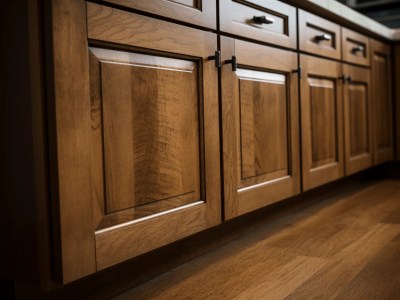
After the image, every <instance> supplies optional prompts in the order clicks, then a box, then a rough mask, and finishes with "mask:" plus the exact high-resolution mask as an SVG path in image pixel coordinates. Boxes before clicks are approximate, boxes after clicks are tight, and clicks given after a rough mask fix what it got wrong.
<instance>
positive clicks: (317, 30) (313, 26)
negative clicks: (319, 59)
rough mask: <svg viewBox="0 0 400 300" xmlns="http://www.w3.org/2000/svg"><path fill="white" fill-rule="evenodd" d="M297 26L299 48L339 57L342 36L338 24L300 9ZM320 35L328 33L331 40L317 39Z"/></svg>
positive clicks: (340, 54)
mask: <svg viewBox="0 0 400 300" xmlns="http://www.w3.org/2000/svg"><path fill="white" fill-rule="evenodd" d="M298 28H299V29H298V30H299V48H300V50H302V51H305V52H309V53H313V54H317V55H322V56H326V57H330V58H335V59H340V58H341V56H342V36H341V29H340V26H339V25H338V24H335V23H332V22H330V21H327V20H325V19H323V18H321V17H318V16H316V15H313V14H311V13H309V12H306V11H304V10H301V9H300V10H299V25H298ZM321 35H328V36H329V37H330V38H331V40H318V38H317V37H318V36H321Z"/></svg>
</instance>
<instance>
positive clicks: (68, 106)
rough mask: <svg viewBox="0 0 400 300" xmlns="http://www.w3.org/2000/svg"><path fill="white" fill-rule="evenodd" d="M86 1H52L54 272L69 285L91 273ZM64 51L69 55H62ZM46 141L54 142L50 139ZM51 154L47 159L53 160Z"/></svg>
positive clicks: (94, 264)
mask: <svg viewBox="0 0 400 300" xmlns="http://www.w3.org/2000/svg"><path fill="white" fill-rule="evenodd" d="M85 11H86V3H85V1H73V2H65V1H62V0H54V1H52V11H51V13H52V22H53V23H52V25H53V26H52V42H53V43H52V48H53V60H54V66H53V70H52V72H53V74H52V75H53V76H54V77H52V78H53V79H54V82H52V84H53V85H54V95H52V96H54V118H55V119H54V128H57V131H56V132H53V133H54V135H55V136H54V139H55V141H54V143H55V146H56V148H55V149H57V150H56V151H57V153H56V154H55V155H54V157H53V159H54V160H56V164H52V165H51V167H52V172H53V173H54V174H52V177H51V180H52V183H53V184H52V188H53V191H52V193H53V197H55V199H54V200H53V201H54V202H56V201H57V203H54V204H55V205H56V206H55V207H54V210H55V211H54V214H55V218H54V220H53V221H54V222H55V224H56V225H57V226H56V227H55V228H54V240H55V243H56V245H55V249H56V251H55V255H56V258H57V261H59V262H58V263H57V264H56V266H55V267H56V270H57V273H58V274H57V275H58V277H59V279H60V280H61V281H62V282H63V283H66V282H70V281H72V280H74V279H77V278H80V277H83V276H85V275H88V274H90V273H93V272H95V270H96V262H95V250H94V249H95V240H94V234H93V220H92V217H93V216H92V203H91V199H90V195H91V180H90V113H89V112H90V102H89V71H88V66H89V64H88V55H87V40H86V15H85ZM65 49H68V51H65ZM51 138H53V137H52V136H51ZM53 154H54V153H53V152H52V153H50V155H53Z"/></svg>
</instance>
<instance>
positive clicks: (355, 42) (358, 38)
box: [342, 27, 370, 66]
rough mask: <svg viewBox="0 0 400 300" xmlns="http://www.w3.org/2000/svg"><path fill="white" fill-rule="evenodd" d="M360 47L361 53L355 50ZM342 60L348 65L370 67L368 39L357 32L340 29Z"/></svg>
mask: <svg viewBox="0 0 400 300" xmlns="http://www.w3.org/2000/svg"><path fill="white" fill-rule="evenodd" d="M358 47H361V48H362V51H356V50H355V49H356V48H358ZM342 58H343V60H344V61H347V62H349V63H355V64H359V65H363V66H369V65H370V48H369V38H368V37H367V36H365V35H362V34H360V33H358V32H355V31H352V30H350V29H347V28H344V27H342Z"/></svg>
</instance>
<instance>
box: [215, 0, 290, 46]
mask: <svg viewBox="0 0 400 300" xmlns="http://www.w3.org/2000/svg"><path fill="white" fill-rule="evenodd" d="M219 8H220V9H219V11H220V29H221V31H223V32H226V33H231V34H235V35H239V36H244V37H246V38H251V39H254V40H259V41H262V42H266V43H270V44H275V45H279V46H283V47H288V48H295V47H296V42H297V40H296V38H297V37H296V9H295V8H294V7H292V6H290V5H287V4H284V3H281V2H279V1H276V0H270V1H262V0H249V1H238V0H236V1H234V0H221V1H219Z"/></svg>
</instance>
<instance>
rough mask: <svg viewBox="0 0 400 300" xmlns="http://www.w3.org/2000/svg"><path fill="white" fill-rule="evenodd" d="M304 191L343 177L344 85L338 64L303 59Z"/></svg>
mask: <svg viewBox="0 0 400 300" xmlns="http://www.w3.org/2000/svg"><path fill="white" fill-rule="evenodd" d="M300 64H301V66H302V69H303V76H302V78H301V79H300V95H301V100H300V101H301V134H302V135H301V136H302V139H301V144H302V174H303V177H302V178H303V191H306V190H309V189H311V188H314V187H317V186H319V185H322V184H324V183H327V182H330V181H333V180H335V179H338V178H340V177H342V176H343V172H344V157H343V100H342V99H343V98H342V97H343V90H342V87H343V84H342V81H341V80H340V75H341V72H342V66H341V64H340V63H338V62H334V61H329V60H326V59H321V58H315V57H312V56H308V55H300Z"/></svg>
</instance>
